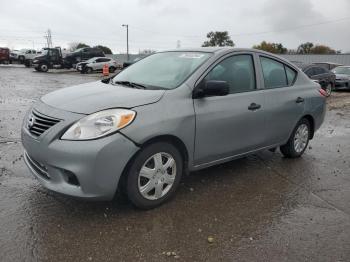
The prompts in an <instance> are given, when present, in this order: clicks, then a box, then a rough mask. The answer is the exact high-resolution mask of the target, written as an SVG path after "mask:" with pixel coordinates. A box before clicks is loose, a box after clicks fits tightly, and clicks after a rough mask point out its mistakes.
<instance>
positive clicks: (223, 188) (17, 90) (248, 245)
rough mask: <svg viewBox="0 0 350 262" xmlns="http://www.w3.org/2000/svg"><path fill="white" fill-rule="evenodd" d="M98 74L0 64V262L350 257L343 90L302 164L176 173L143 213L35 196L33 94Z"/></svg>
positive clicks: (242, 164)
mask: <svg viewBox="0 0 350 262" xmlns="http://www.w3.org/2000/svg"><path fill="white" fill-rule="evenodd" d="M98 78H100V77H99V75H97V74H95V75H80V74H77V73H76V72H72V71H68V72H61V71H58V70H57V71H54V70H53V71H51V72H49V73H37V72H34V71H33V70H32V69H27V68H23V67H20V66H0V254H1V258H0V260H1V261H173V260H177V261H278V262H280V261H317V262H321V261H344V262H345V261H350V160H349V156H350V142H349V141H350V92H344V93H340V92H339V93H334V94H333V95H332V97H331V98H330V99H328V108H329V111H328V113H327V116H326V120H325V123H324V124H323V126H322V128H321V129H320V130H319V131H318V132H317V134H316V136H315V138H314V139H313V140H312V141H311V143H310V146H309V149H308V150H307V151H306V153H305V155H304V156H303V157H302V158H300V159H285V158H283V157H282V156H281V154H280V153H279V152H276V153H271V152H262V153H259V154H256V155H252V156H249V157H246V158H243V159H239V160H236V161H232V162H230V163H227V164H224V165H220V166H217V167H212V168H208V169H205V170H202V171H199V172H194V173H191V174H190V175H189V176H187V177H185V178H184V179H183V181H182V183H181V186H180V188H179V190H178V192H177V195H176V197H175V198H174V199H173V200H172V201H171V202H169V203H167V204H165V205H163V206H161V207H159V208H157V209H154V210H151V211H139V210H136V209H134V208H133V207H132V206H131V205H130V204H129V203H128V202H127V201H126V200H125V199H122V198H118V199H116V200H115V201H113V202H97V203H96V202H84V201H78V200H75V199H72V198H69V197H64V196H60V195H57V194H55V193H52V192H49V191H48V190H46V189H45V188H43V187H42V186H41V185H40V184H39V183H38V182H37V181H36V180H35V179H34V177H33V176H32V175H31V174H30V173H29V171H28V169H27V168H26V167H25V164H24V162H23V148H22V145H21V142H20V126H21V122H22V119H23V115H24V113H25V111H26V110H27V109H28V108H29V107H30V105H31V104H32V103H33V102H34V101H35V100H36V99H38V98H39V97H40V96H42V95H44V94H46V93H48V92H50V91H53V90H56V89H58V88H62V87H65V86H70V85H74V84H79V83H84V82H89V81H94V80H96V79H98Z"/></svg>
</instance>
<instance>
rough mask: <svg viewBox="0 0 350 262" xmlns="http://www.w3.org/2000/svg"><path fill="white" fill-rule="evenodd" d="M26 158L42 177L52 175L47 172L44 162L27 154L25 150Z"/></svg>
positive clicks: (46, 177) (48, 177)
mask: <svg viewBox="0 0 350 262" xmlns="http://www.w3.org/2000/svg"><path fill="white" fill-rule="evenodd" d="M24 158H25V160H26V162H27V163H28V165H29V166H30V167H31V168H32V169H33V170H34V171H35V173H36V174H38V175H39V176H41V177H42V178H45V179H50V175H49V173H48V172H47V168H46V166H44V165H43V164H41V163H39V162H38V161H36V160H34V159H33V158H31V157H30V156H29V155H28V154H27V152H24Z"/></svg>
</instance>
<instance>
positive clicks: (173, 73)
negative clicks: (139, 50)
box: [113, 52, 211, 89]
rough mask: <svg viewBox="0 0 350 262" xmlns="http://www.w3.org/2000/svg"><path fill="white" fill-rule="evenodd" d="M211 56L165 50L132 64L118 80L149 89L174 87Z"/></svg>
mask: <svg viewBox="0 0 350 262" xmlns="http://www.w3.org/2000/svg"><path fill="white" fill-rule="evenodd" d="M210 56H211V54H210V53H204V52H164V53H157V54H154V55H150V56H148V57H146V58H144V59H142V60H140V61H139V62H137V63H136V64H133V65H131V66H130V67H128V68H126V69H125V70H123V71H122V72H120V73H119V74H118V75H116V77H114V78H113V83H116V82H131V83H137V84H140V85H143V86H144V87H145V88H148V89H159V88H160V89H173V88H176V87H178V86H179V85H180V84H182V83H183V82H184V81H185V80H186V79H187V78H188V77H189V76H190V75H191V74H192V73H193V72H194V71H195V70H196V69H197V68H198V67H199V66H200V65H201V64H203V63H204V61H205V60H207V59H208V58H209V57H210Z"/></svg>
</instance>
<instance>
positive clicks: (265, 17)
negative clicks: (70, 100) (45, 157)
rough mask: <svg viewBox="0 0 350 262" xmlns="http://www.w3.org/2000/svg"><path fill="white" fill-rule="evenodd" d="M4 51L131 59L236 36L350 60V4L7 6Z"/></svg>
mask: <svg viewBox="0 0 350 262" xmlns="http://www.w3.org/2000/svg"><path fill="white" fill-rule="evenodd" d="M0 7H1V8H0V46H7V47H9V48H11V49H21V48H32V47H34V48H35V49H41V48H42V47H45V45H46V40H45V38H44V35H45V33H46V31H47V30H48V29H50V30H51V32H52V41H53V45H54V46H61V47H63V48H66V47H68V46H69V44H70V43H74V42H83V43H86V44H88V45H92V46H93V45H99V44H101V45H105V46H108V47H110V48H111V49H112V50H113V52H114V53H123V52H126V28H125V27H122V24H128V25H129V46H130V51H131V53H138V52H139V51H140V50H145V49H152V50H165V49H172V48H176V47H177V45H180V46H181V47H184V48H186V47H199V46H201V44H202V43H203V42H204V41H205V40H206V34H207V33H208V32H209V31H228V32H229V34H230V36H231V38H232V40H233V42H234V43H235V46H236V47H252V46H253V45H254V44H258V43H260V42H261V41H263V40H265V41H268V42H278V43H282V44H283V45H284V46H285V47H287V48H289V49H296V48H297V47H298V45H299V44H300V43H303V42H307V41H310V42H313V43H317V44H325V45H328V46H330V47H332V48H333V49H336V50H342V51H343V52H350V12H349V11H350V0H254V1H253V0H246V1H242V0H239V1H236V0H215V1H214V0H191V1H189V0H100V1H86V0H31V1H28V0H11V1H8V0H0Z"/></svg>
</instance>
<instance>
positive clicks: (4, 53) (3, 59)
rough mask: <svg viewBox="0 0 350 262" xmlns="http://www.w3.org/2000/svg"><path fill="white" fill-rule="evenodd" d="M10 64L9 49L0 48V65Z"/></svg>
mask: <svg viewBox="0 0 350 262" xmlns="http://www.w3.org/2000/svg"><path fill="white" fill-rule="evenodd" d="M8 63H10V49H8V48H6V47H0V64H8Z"/></svg>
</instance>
